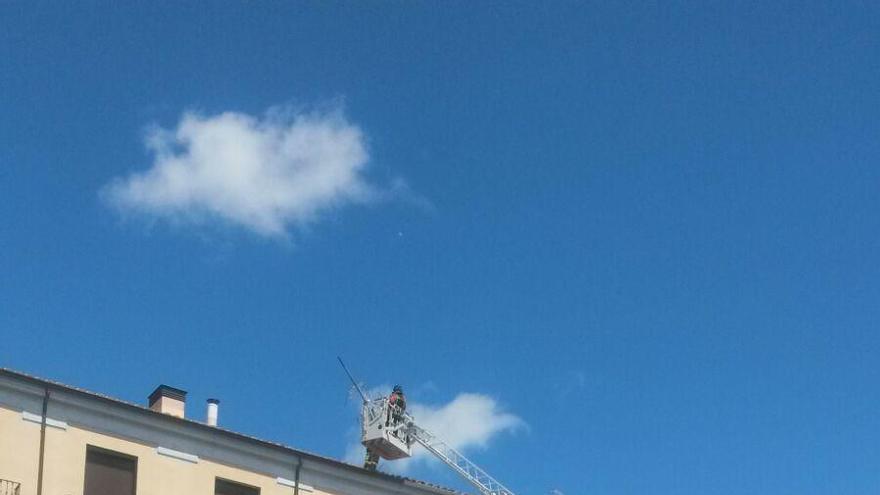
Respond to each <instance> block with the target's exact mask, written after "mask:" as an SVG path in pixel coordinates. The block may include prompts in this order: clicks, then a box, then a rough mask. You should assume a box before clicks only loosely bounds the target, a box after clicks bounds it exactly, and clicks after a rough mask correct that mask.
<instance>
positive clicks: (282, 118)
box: [102, 108, 380, 238]
mask: <svg viewBox="0 0 880 495" xmlns="http://www.w3.org/2000/svg"><path fill="white" fill-rule="evenodd" d="M146 146H147V148H148V149H149V150H150V152H151V153H152V154H153V163H152V165H151V166H150V167H149V168H148V169H147V170H145V171H142V172H136V173H132V174H130V175H128V176H127V177H124V178H117V179H115V180H113V181H112V182H111V183H110V184H108V185H107V186H105V187H104V189H103V190H102V195H103V196H104V198H105V199H106V200H107V201H108V202H109V203H110V204H112V205H113V206H115V207H116V208H118V209H119V210H120V211H123V212H136V213H140V214H144V215H146V216H148V217H153V218H159V219H163V220H167V221H170V222H174V223H186V224H192V223H197V224H199V223H205V222H209V221H217V220H219V221H221V222H225V223H227V224H231V225H235V226H238V227H242V228H244V229H247V230H249V231H251V232H254V233H256V234H258V235H261V236H265V237H281V238H283V237H287V236H288V234H289V233H290V230H291V229H292V228H301V227H304V226H306V225H308V224H310V223H312V222H314V221H315V220H316V219H317V218H318V217H319V215H320V214H321V213H322V212H325V211H327V210H330V209H332V208H335V207H339V206H342V205H346V204H352V203H366V202H369V201H371V200H373V199H375V198H376V197H377V196H378V195H380V192H379V191H378V190H377V189H376V188H374V187H373V186H371V185H370V184H369V183H368V182H367V180H366V178H365V177H364V171H365V168H366V165H367V162H368V159H369V154H368V152H367V149H366V144H365V138H364V134H363V132H362V131H361V130H360V128H358V127H357V126H356V125H353V124H352V123H350V122H349V121H348V120H347V119H346V118H345V116H344V115H343V113H342V111H341V110H340V109H338V108H337V109H333V110H331V111H328V112H313V113H295V112H291V111H287V110H279V109H272V110H270V111H269V112H267V114H266V115H265V116H263V117H253V116H250V115H247V114H243V113H236V112H225V113H221V114H218V115H203V114H199V113H195V112H187V113H185V114H184V115H183V116H182V117H181V119H180V122H179V123H178V125H177V127H176V128H174V129H162V128H157V129H155V130H154V131H153V132H151V133H150V135H149V136H148V138H147V140H146Z"/></svg>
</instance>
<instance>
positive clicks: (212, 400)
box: [208, 399, 220, 404]
mask: <svg viewBox="0 0 880 495" xmlns="http://www.w3.org/2000/svg"><path fill="white" fill-rule="evenodd" d="M219 403H220V399H208V404H219Z"/></svg>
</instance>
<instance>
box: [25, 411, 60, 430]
mask: <svg viewBox="0 0 880 495" xmlns="http://www.w3.org/2000/svg"><path fill="white" fill-rule="evenodd" d="M21 419H23V420H25V421H30V422H31V423H37V424H39V425H41V424H43V416H41V415H39V414H34V413H31V412H27V411H22V412H21ZM46 426H51V427H52V428H58V429H59V430H66V429H67V423H66V422H64V421H59V420H57V419H52V418H48V417H47V418H46Z"/></svg>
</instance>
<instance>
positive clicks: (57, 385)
mask: <svg viewBox="0 0 880 495" xmlns="http://www.w3.org/2000/svg"><path fill="white" fill-rule="evenodd" d="M0 375H7V376H11V377H13V378H18V379H21V380H24V381H28V382H31V383H37V384H39V385H41V386H45V387H50V388H54V389H58V390H64V391H67V392H72V393H74V394H79V395H82V396H85V397H88V398H91V399H95V400H99V401H103V402H107V403H111V404H115V405H118V406H122V407H125V408H129V409H134V410H137V411H140V412H141V413H143V414H147V415H152V416H154V417H156V418H157V419H161V420H162V421H172V422H177V423H179V424H181V425H186V426H189V427H195V428H201V429H205V430H209V431H211V432H215V433H219V434H221V435H226V436H229V437H232V438H235V439H238V440H242V441H246V442H250V443H255V444H259V445H262V446H265V447H269V448H272V449H275V450H278V451H281V452H284V453H287V454H293V455H296V456H299V457H303V458H307V459H312V460H315V461H318V462H323V463H327V464H331V465H333V466H335V467H338V468H340V469H345V470H349V471H355V472H359V473H361V474H363V475H366V476H374V477H379V478H382V479H385V480H390V481H397V482H401V483H403V482H409V483H413V484H416V485H419V486H421V487H423V488H429V489H432V490H435V491H438V490H439V491H441V492H445V493H448V494H450V495H464V494H463V493H462V492H459V491H457V490H453V489H451V488H447V487H444V486H441V485H437V484H434V483H429V482H427V481H423V480H418V479H414V478H409V477H406V476H397V475H394V474H388V473H383V472H381V471H369V470H366V469H364V468H362V467H358V466H355V465H352V464H349V463H347V462H342V461H340V460H338V459H334V458H332V457H327V456H323V455H319V454H315V453H312V452H307V451H304V450H300V449H295V448H293V447H290V446H288V445H284V444H282V443H279V442H273V441H270V440H263V439H261V438H257V437H254V436H251V435H246V434H244V433H239V432H236V431H232V430H227V429H225V428H222V427H219V426H209V425H207V424H205V423H202V422H199V421H195V420H192V419H189V418H178V417H176V416H171V415H168V414H163V413H160V412H157V411H154V410H152V409H149V408H147V407H144V406H142V405H139V404H135V403H132V402H128V401H124V400H122V399H117V398H115V397H110V396H109V395H105V394H101V393H98V392H92V391H91V390H86V389H83V388H80V387H74V386H72V385H67V384H64V383H61V382H57V381H54V380H48V379H46V378H40V377H37V376H33V375H30V374H27V373H23V372H21V371H16V370H12V369H9V368H2V367H0ZM175 390H176V389H175ZM184 393H185V392H184Z"/></svg>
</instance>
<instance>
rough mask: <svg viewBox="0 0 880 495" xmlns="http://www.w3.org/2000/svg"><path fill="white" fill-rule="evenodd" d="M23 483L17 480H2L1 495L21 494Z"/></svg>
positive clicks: (0, 485)
mask: <svg viewBox="0 0 880 495" xmlns="http://www.w3.org/2000/svg"><path fill="white" fill-rule="evenodd" d="M20 490H21V483H16V482H15V481H9V480H0V495H19V491H20Z"/></svg>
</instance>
